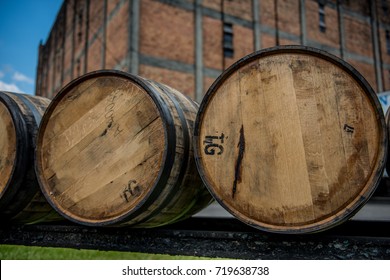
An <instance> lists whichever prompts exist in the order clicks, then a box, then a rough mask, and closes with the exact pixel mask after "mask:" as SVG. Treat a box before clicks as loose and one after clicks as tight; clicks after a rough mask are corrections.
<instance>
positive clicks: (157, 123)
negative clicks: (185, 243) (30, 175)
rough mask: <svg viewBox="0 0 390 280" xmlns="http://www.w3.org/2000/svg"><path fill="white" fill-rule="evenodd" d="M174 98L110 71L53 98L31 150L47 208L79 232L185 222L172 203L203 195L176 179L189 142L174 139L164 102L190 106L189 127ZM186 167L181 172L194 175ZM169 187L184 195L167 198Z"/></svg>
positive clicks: (174, 125)
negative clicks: (49, 205)
mask: <svg viewBox="0 0 390 280" xmlns="http://www.w3.org/2000/svg"><path fill="white" fill-rule="evenodd" d="M179 95H181V94H180V93H178V92H175V91H174V90H173V89H168V87H164V86H162V85H159V84H156V83H153V82H150V81H147V80H144V79H142V78H139V77H135V76H131V75H127V74H125V73H122V72H117V71H111V72H110V71H106V72H104V71H101V72H97V73H92V74H90V75H88V74H87V75H86V76H85V77H83V78H82V79H80V80H77V81H75V82H74V83H72V84H71V85H69V86H68V87H66V88H65V89H64V90H63V91H62V92H60V93H59V95H58V97H57V98H55V99H54V100H53V103H52V106H50V108H49V110H48V113H47V114H45V117H44V120H43V125H42V127H41V130H40V136H39V142H38V148H37V170H38V172H39V173H40V182H41V187H42V190H43V191H44V193H45V195H46V196H47V197H48V199H49V200H50V201H51V203H52V204H53V205H54V207H55V208H56V209H57V210H58V211H59V212H60V213H61V214H63V215H64V216H65V217H67V218H69V219H71V220H73V221H76V222H79V223H82V224H87V225H107V224H115V223H121V224H126V223H127V224H137V223H138V224H139V223H141V224H142V226H156V225H161V224H165V223H169V222H173V221H174V220H176V219H179V217H181V216H186V215H188V213H187V210H188V209H189V208H188V206H189V205H186V206H185V207H186V208H185V209H184V208H183V206H182V205H181V204H180V203H179V202H180V201H181V200H182V201H183V202H184V203H188V202H190V201H195V202H199V201H197V199H196V198H194V197H193V194H194V193H197V192H199V189H203V192H207V189H206V188H205V187H204V186H203V185H202V183H201V180H200V179H196V180H191V182H190V183H195V184H194V186H189V187H186V185H187V183H188V180H187V181H185V180H184V179H183V178H184V175H182V173H183V171H182V168H181V167H182V165H183V164H184V163H186V162H187V161H188V160H189V153H188V152H187V154H185V153H184V152H183V151H184V150H185V149H187V150H188V149H189V145H190V144H191V143H189V142H188V141H187V142H186V143H184V142H183V141H184V140H183V139H184V137H183V136H182V135H181V134H183V133H186V134H188V133H189V132H188V129H187V127H183V125H182V124H181V123H179V121H180V118H179V116H178V111H177V110H180V112H182V111H181V110H182V109H181V108H176V107H175V106H174V105H173V104H170V102H171V101H169V100H170V98H176V99H179V98H181V99H182V100H185V101H183V102H188V103H189V104H184V103H183V102H182V105H183V104H184V105H187V106H191V107H189V109H187V110H190V111H191V110H192V115H193V116H192V119H193V120H194V119H195V116H196V108H195V107H194V105H193V104H192V103H190V102H189V101H187V99H186V98H185V97H184V96H183V97H178V96H179ZM172 96H175V97H172ZM171 103H172V102H171ZM184 105H183V106H184ZM182 114H183V113H182ZM175 116H176V117H175ZM193 120H192V122H193ZM184 122H186V120H185V119H184ZM187 138H188V137H187ZM191 150H192V148H191ZM191 156H192V154H191ZM186 166H187V164H186ZM190 167H191V168H190V169H188V168H187V169H186V170H184V173H186V172H189V173H191V172H192V173H193V172H196V167H195V163H193V164H192V166H190ZM184 173H183V174H184ZM177 186H179V188H180V186H181V188H183V189H184V190H186V191H187V192H188V193H187V194H186V195H185V196H183V194H182V193H181V192H179V191H178V190H177V191H176V192H174V191H175V190H176V188H177ZM191 188H194V190H192V189H191ZM172 192H174V194H172ZM191 196H192V197H191ZM167 200H169V202H167ZM209 200H210V198H209ZM200 203H201V204H202V203H204V202H200ZM171 204H175V205H176V206H172V205H171ZM178 204H180V207H178V206H177V205H178ZM175 207H176V208H175ZM187 208H188V209H187ZM156 216H157V217H156Z"/></svg>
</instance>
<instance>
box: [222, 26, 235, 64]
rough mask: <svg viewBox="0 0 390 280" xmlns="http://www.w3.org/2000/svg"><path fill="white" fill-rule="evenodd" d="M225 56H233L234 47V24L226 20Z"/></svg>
mask: <svg viewBox="0 0 390 280" xmlns="http://www.w3.org/2000/svg"><path fill="white" fill-rule="evenodd" d="M223 56H224V57H230V58H232V57H233V56H234V48H233V24H232V23H228V22H225V23H224V24H223Z"/></svg>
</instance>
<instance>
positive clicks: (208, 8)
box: [36, 0, 390, 101]
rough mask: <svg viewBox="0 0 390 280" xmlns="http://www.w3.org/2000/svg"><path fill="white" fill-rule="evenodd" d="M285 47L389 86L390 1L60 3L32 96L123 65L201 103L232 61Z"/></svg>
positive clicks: (374, 84) (75, 0)
mask: <svg viewBox="0 0 390 280" xmlns="http://www.w3.org/2000/svg"><path fill="white" fill-rule="evenodd" d="M284 44H295V45H296V44H301V45H308V46H312V47H316V48H320V49H323V50H326V51H328V52H330V53H333V54H335V55H337V56H339V57H341V58H343V59H344V60H346V61H348V62H349V63H350V64H351V65H353V66H354V67H355V68H356V69H357V70H358V71H359V72H360V73H361V74H362V75H363V76H364V77H365V78H366V79H367V80H368V81H369V83H370V84H371V85H372V87H373V88H374V89H375V90H376V91H377V92H382V91H386V90H390V0H371V1H370V0H359V1H357V0H355V1H352V0H318V1H314V0H65V1H64V3H63V5H62V7H61V9H60V11H59V12H58V15H57V18H56V20H55V22H54V25H53V27H52V29H51V32H50V34H49V37H48V39H47V41H46V43H45V44H41V45H40V47H39V59H38V69H37V77H36V95H42V96H48V97H53V96H54V95H55V94H56V93H57V92H58V91H59V90H60V89H61V88H62V87H63V86H64V85H65V84H67V83H68V82H69V81H71V80H72V79H74V78H76V77H78V76H80V75H82V74H84V73H87V72H90V71H93V70H97V69H121V70H124V71H128V72H131V73H135V74H138V75H141V76H144V77H147V78H149V79H153V80H156V81H160V82H163V83H166V84H168V85H170V86H172V87H174V88H176V89H178V90H180V91H182V92H183V93H185V94H187V95H188V96H190V97H192V98H194V99H197V100H198V101H199V100H201V98H202V96H203V94H204V93H205V92H206V91H207V89H208V87H209V86H210V85H211V83H212V82H213V81H214V79H215V78H216V77H218V75H219V74H220V73H221V71H222V70H223V69H225V68H226V67H228V66H229V65H230V64H231V63H233V62H234V61H236V60H238V59H239V58H241V57H242V56H244V55H246V54H249V53H251V52H253V51H255V50H259V49H262V48H267V47H272V46H275V45H284Z"/></svg>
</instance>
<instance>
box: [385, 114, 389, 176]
mask: <svg viewBox="0 0 390 280" xmlns="http://www.w3.org/2000/svg"><path fill="white" fill-rule="evenodd" d="M385 124H386V133H387V135H388V138H389V139H390V107H389V108H387V111H386V113H385ZM389 153H390V148H388V150H387V161H386V172H387V175H389V174H390V161H389V159H390V156H389Z"/></svg>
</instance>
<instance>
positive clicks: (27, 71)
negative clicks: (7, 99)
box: [0, 0, 63, 94]
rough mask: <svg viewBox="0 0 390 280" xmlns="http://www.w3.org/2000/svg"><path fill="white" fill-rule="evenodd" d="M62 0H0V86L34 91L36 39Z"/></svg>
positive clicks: (43, 34)
mask: <svg viewBox="0 0 390 280" xmlns="http://www.w3.org/2000/svg"><path fill="white" fill-rule="evenodd" d="M62 2H63V0H0V90H6V91H12V92H24V93H28V94H34V92H35V75H36V67H37V63H38V47H39V43H40V41H42V43H45V42H46V39H47V37H48V35H49V33H50V29H51V27H52V25H53V23H54V20H55V18H56V16H57V13H58V11H59V9H60V7H61V4H62Z"/></svg>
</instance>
